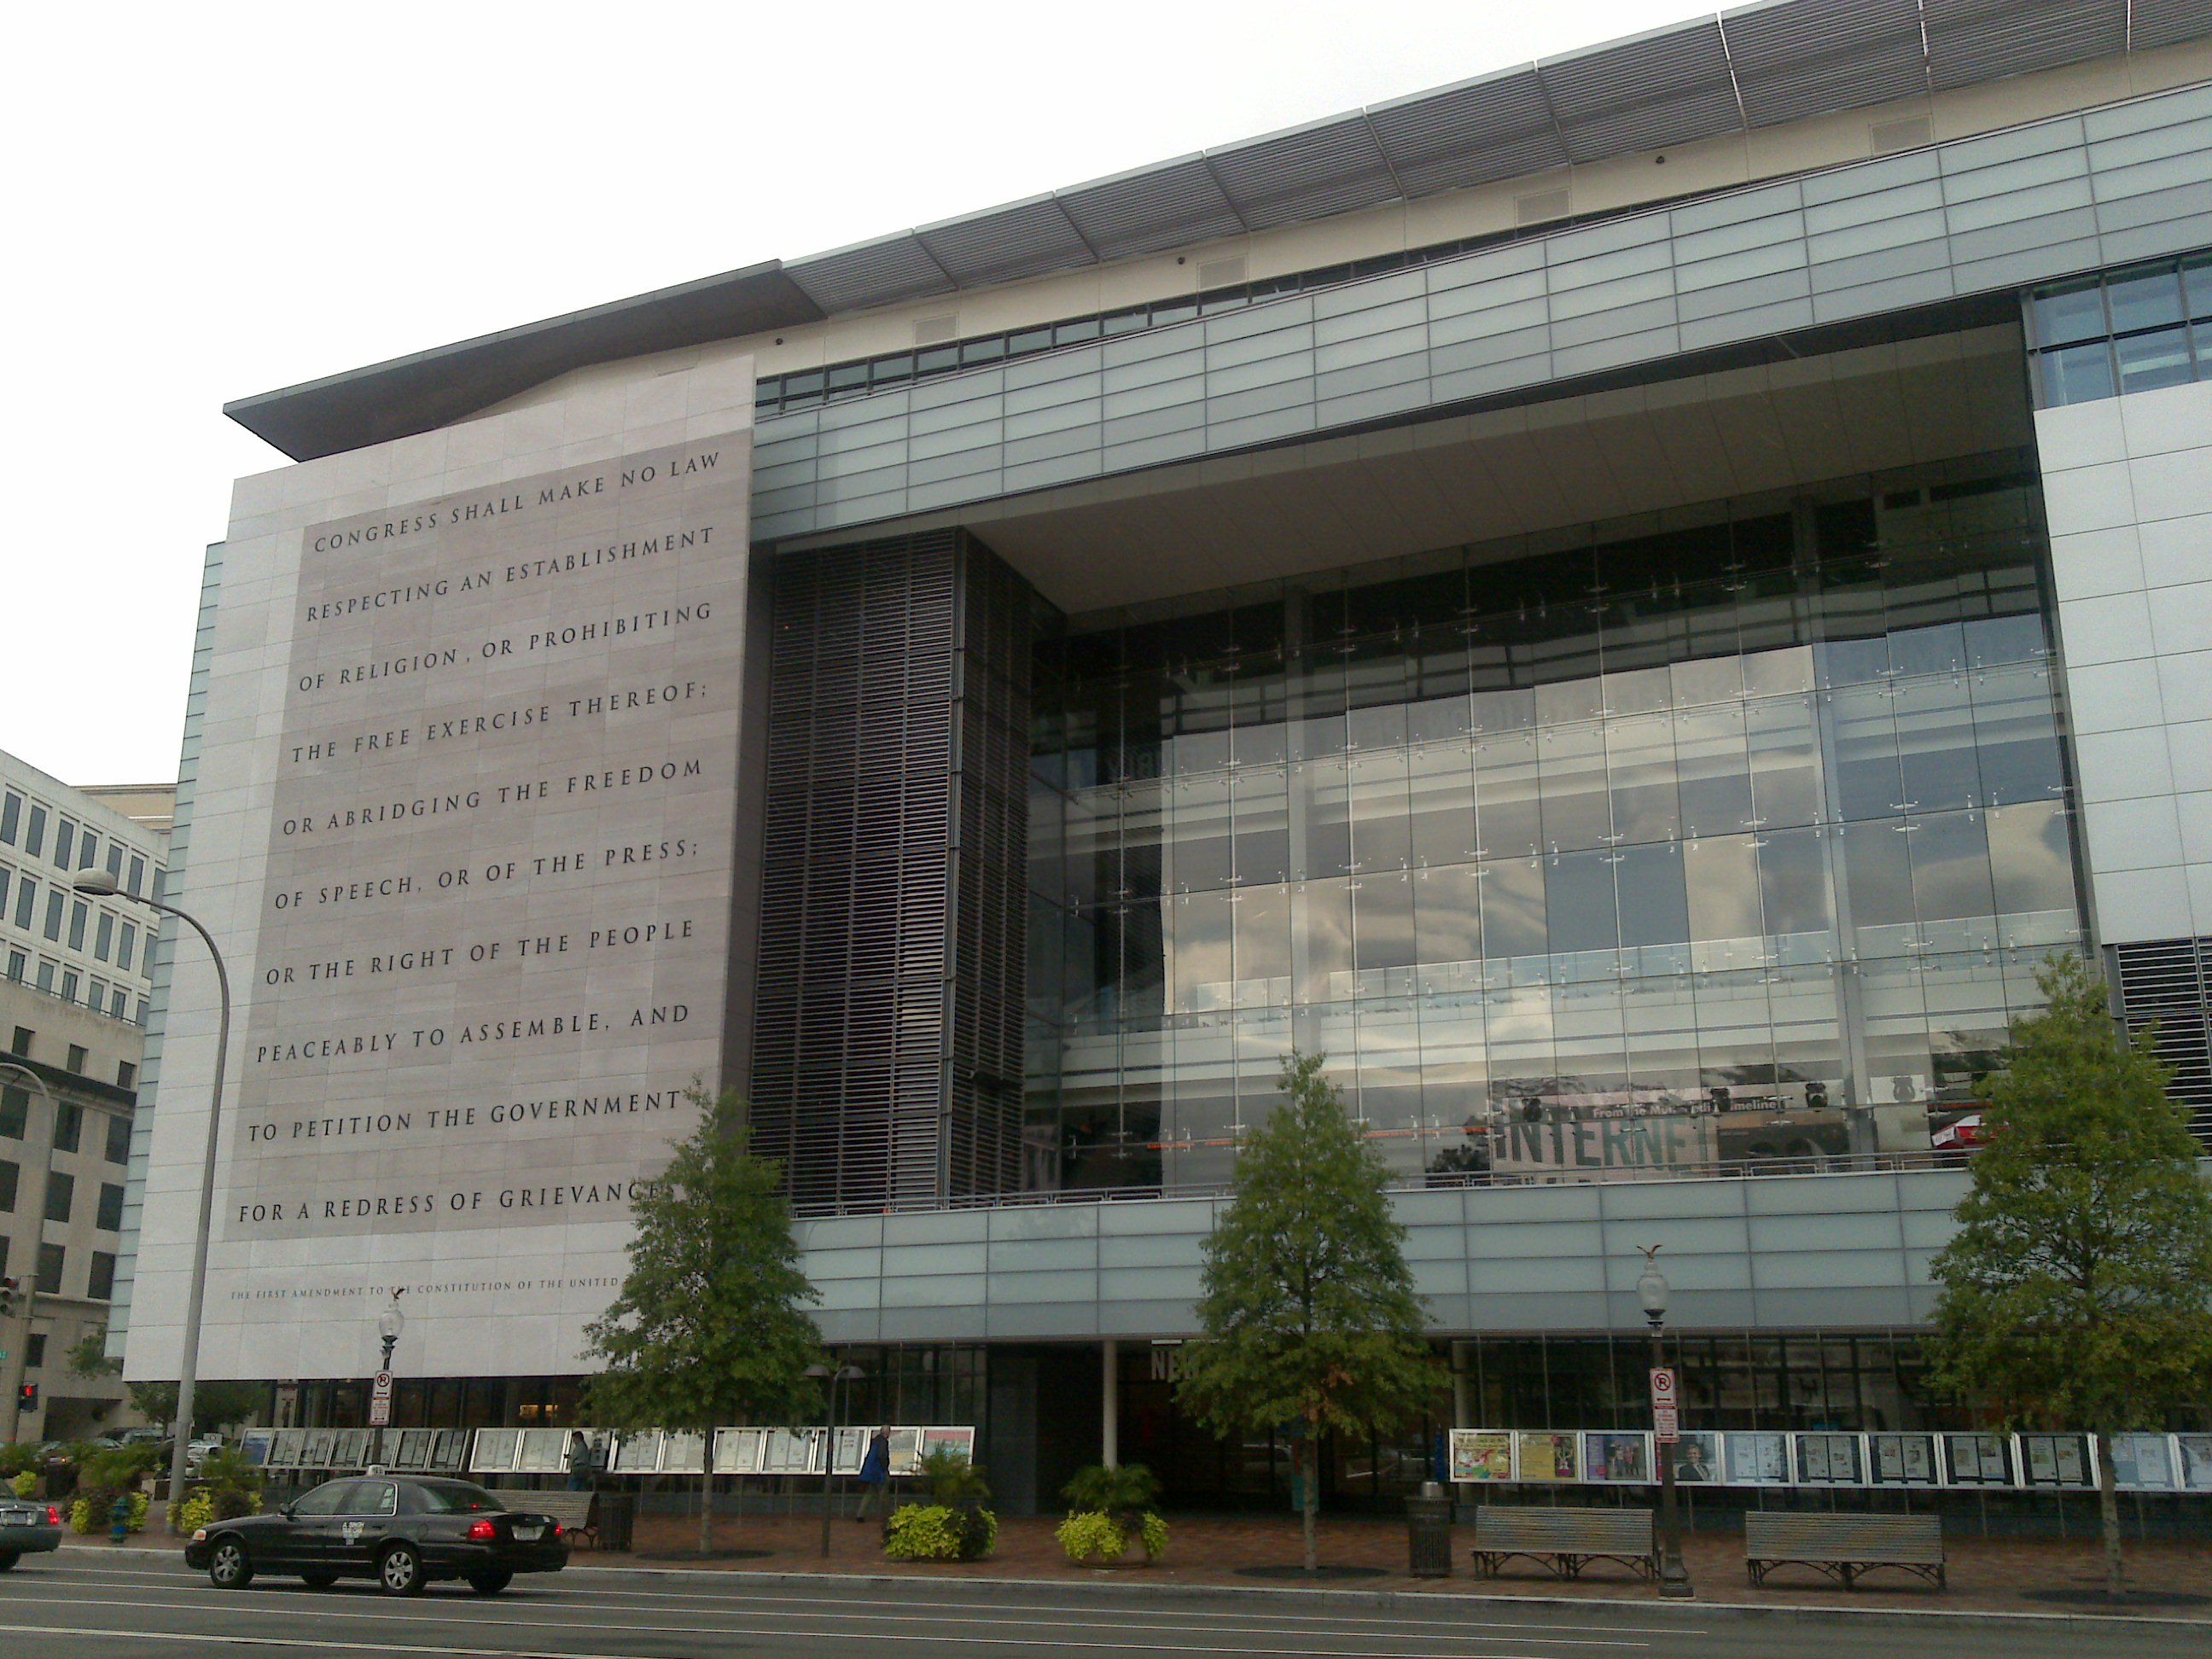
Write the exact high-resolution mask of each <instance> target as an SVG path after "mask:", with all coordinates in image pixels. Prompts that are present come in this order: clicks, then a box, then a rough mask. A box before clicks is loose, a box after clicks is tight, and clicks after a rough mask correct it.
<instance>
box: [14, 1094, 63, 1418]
mask: <svg viewBox="0 0 2212 1659" xmlns="http://www.w3.org/2000/svg"><path fill="white" fill-rule="evenodd" d="M0 1072H13V1073H15V1075H16V1076H18V1077H21V1078H23V1079H27V1080H28V1082H29V1083H30V1085H31V1087H32V1088H33V1089H35V1090H37V1091H39V1093H40V1094H42V1095H44V1096H45V1097H46V1104H47V1105H49V1106H51V1107H52V1108H53V1109H54V1118H55V1121H56V1122H57V1123H58V1122H59V1121H60V1119H61V1109H62V1098H61V1097H60V1096H59V1095H58V1094H56V1093H55V1092H54V1091H53V1089H52V1086H51V1085H48V1084H47V1082H46V1079H44V1078H42V1077H40V1075H39V1074H38V1073H36V1072H34V1071H33V1070H32V1069H31V1068H30V1067H29V1066H21V1065H18V1064H17V1063H16V1062H15V1061H14V1060H0ZM24 1133H26V1134H28V1133H30V1126H29V1125H28V1124H26V1125H25V1126H24ZM35 1139H36V1140H37V1142H38V1144H40V1146H44V1147H45V1149H46V1173H44V1174H42V1175H41V1176H40V1178H39V1179H38V1180H37V1181H35V1182H33V1183H32V1184H31V1190H30V1192H29V1193H27V1194H25V1197H24V1200H19V1201H27V1202H30V1203H33V1204H36V1205H38V1206H40V1208H39V1209H37V1210H34V1211H33V1212H32V1213H33V1214H34V1215H41V1216H42V1215H44V1214H45V1213H46V1210H45V1207H44V1206H45V1205H46V1184H47V1182H48V1181H49V1180H51V1179H52V1170H53V1166H54V1137H53V1132H52V1128H51V1127H50V1128H49V1129H48V1132H47V1133H46V1134H44V1135H41V1136H38V1137H35ZM45 1236H46V1224H45V1223H44V1222H40V1225H39V1231H37V1232H35V1233H33V1235H32V1249H31V1271H30V1273H28V1274H27V1275H26V1276H25V1278H24V1279H23V1340H22V1343H21V1349H22V1353H23V1364H21V1367H20V1368H19V1367H18V1366H16V1365H15V1364H14V1363H13V1362H12V1360H11V1361H10V1362H9V1364H8V1365H7V1367H6V1373H7V1378H8V1381H7V1385H6V1386H7V1389H8V1396H7V1399H8V1432H7V1434H6V1435H5V1436H4V1437H0V1442H4V1443H9V1444H12V1443H14V1442H15V1440H16V1438H17V1437H19V1436H20V1435H21V1432H22V1427H23V1376H24V1374H25V1372H27V1371H28V1370H30V1368H31V1366H30V1358H31V1317H32V1316H33V1314H34V1313H35V1312H36V1311H37V1310H38V1305H39V1259H38V1258H39V1251H38V1241H39V1240H40V1239H41V1238H43V1237H45ZM7 1338H8V1334H7V1332H6V1331H5V1330H4V1329H0V1342H4V1343H6V1345H7V1346H6V1352H7V1353H9V1354H11V1355H12V1354H13V1353H14V1352H15V1351H16V1348H17V1346H18V1345H16V1344H15V1343H14V1342H9V1341H8V1340H7Z"/></svg>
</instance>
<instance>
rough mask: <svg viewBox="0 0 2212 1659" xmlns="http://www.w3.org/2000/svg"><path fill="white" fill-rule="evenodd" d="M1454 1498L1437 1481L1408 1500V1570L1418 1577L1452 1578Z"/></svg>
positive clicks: (1426, 1483)
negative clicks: (1452, 1499) (1416, 1496)
mask: <svg viewBox="0 0 2212 1659" xmlns="http://www.w3.org/2000/svg"><path fill="white" fill-rule="evenodd" d="M1451 1534H1452V1501H1451V1498H1450V1497H1449V1495H1448V1494H1447V1493H1446V1492H1445V1491H1444V1489H1443V1487H1442V1486H1438V1485H1437V1483H1436V1482H1435V1481H1433V1480H1431V1481H1427V1482H1425V1484H1424V1485H1423V1486H1422V1487H1421V1492H1420V1496H1419V1497H1418V1498H1407V1500H1406V1570H1407V1571H1408V1572H1410V1573H1412V1574H1413V1577H1416V1578H1449V1577H1451V1570H1452V1569H1451Z"/></svg>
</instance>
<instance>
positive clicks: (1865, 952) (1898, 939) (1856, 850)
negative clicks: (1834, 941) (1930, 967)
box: [1837, 823, 1914, 957]
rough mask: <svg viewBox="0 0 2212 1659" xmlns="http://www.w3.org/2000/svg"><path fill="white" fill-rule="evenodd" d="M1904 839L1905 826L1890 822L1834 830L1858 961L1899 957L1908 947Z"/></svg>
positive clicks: (1909, 929) (1910, 922) (1909, 908)
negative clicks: (1861, 959)
mask: <svg viewBox="0 0 2212 1659" xmlns="http://www.w3.org/2000/svg"><path fill="white" fill-rule="evenodd" d="M1907 839H1908V837H1907V836H1906V835H1905V828H1904V825H1903V824H1901V823H1852V824H1846V825H1845V826H1844V827H1843V828H1842V829H1840V830H1838V832H1837V845H1838V847H1839V848H1841V850H1842V852H1843V855H1844V895H1845V900H1844V902H1846V903H1847V904H1848V906H1849V914H1850V919H1851V932H1852V936H1853V949H1854V950H1855V951H1857V954H1858V955H1860V956H1862V957H1897V956H1903V955H1905V954H1906V952H1907V951H1910V950H1911V948H1912V946H1913V943H1914V936H1913V922H1914V911H1913V907H1912V866H1911V853H1910V850H1909V849H1908V848H1907V847H1906V845H1905V842H1906V840H1907Z"/></svg>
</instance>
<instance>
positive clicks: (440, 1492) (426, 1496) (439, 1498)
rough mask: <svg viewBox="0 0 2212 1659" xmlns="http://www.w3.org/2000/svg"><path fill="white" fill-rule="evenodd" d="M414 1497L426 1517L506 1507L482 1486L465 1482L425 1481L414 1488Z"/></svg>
mask: <svg viewBox="0 0 2212 1659" xmlns="http://www.w3.org/2000/svg"><path fill="white" fill-rule="evenodd" d="M415 1495H416V1498H417V1500H418V1501H419V1502H420V1503H421V1504H422V1510H423V1513H424V1514H426V1515H474V1514H476V1513H477V1512H478V1511H479V1510H495V1511H496V1510H505V1509H506V1507H507V1505H506V1504H502V1503H501V1502H500V1501H499V1499H497V1498H494V1497H493V1496H492V1495H491V1494H490V1493H489V1492H486V1491H485V1490H484V1489H483V1487H482V1486H471V1485H470V1484H469V1483H468V1482H467V1481H465V1480H426V1481H424V1482H422V1484H421V1485H420V1486H416V1488H415Z"/></svg>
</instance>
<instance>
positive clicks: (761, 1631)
mask: <svg viewBox="0 0 2212 1659" xmlns="http://www.w3.org/2000/svg"><path fill="white" fill-rule="evenodd" d="M78 1599H79V1598H67V1597H60V1596H15V1595H10V1596H9V1598H8V1605H9V1606H10V1607H17V1606H31V1607H36V1606H41V1605H56V1606H74V1605H76V1602H77V1600H78ZM253 1599H254V1598H253V1597H252V1592H250V1591H246V1592H235V1591H234V1592H231V1593H229V1594H228V1595H224V1597H223V1599H222V1601H221V1602H214V1601H133V1602H131V1603H128V1604H126V1605H123V1606H118V1609H117V1611H118V1613H123V1612H144V1613H211V1614H215V1615H216V1616H222V1615H223V1614H229V1613H239V1614H252V1613H262V1614H264V1615H266V1616H270V1617H281V1618H291V1617H294V1616H295V1615H296V1613H297V1612H298V1609H297V1608H295V1607H290V1606H282V1607H274V1606H272V1607H261V1608H256V1607H253V1606H252V1601H253ZM315 1616H316V1618H317V1620H318V1621H322V1620H347V1621H349V1622H353V1623H361V1624H378V1625H393V1624H398V1625H424V1624H428V1625H468V1626H475V1627H482V1626H485V1625H491V1626H495V1627H497V1628H499V1629H501V1630H571V1629H574V1626H575V1620H573V1619H512V1618H503V1617H500V1616H498V1615H497V1614H495V1613H492V1612H491V1611H490V1610H489V1609H487V1610H486V1612H485V1613H484V1614H483V1616H481V1617H477V1616H471V1615H469V1614H455V1613H415V1612H409V1613H397V1612H394V1613H361V1612H353V1611H349V1610H348V1609H346V1608H344V1607H333V1606H331V1605H329V1604H328V1603H325V1605H323V1606H321V1607H318V1608H317V1609H316V1614H315ZM821 1616H823V1617H825V1618H839V1617H843V1616H845V1615H841V1614H836V1613H829V1614H823V1615H821ZM860 1617H861V1619H862V1620H865V1621H866V1622H868V1623H885V1622H890V1621H891V1620H894V1619H896V1620H899V1621H901V1622H907V1623H917V1624H927V1623H929V1622H931V1621H930V1620H928V1619H927V1616H926V1615H921V1614H896V1615H881V1616H872V1615H866V1614H863V1615H860ZM936 1622H939V1623H943V1624H963V1625H1001V1626H1003V1625H1004V1624H1006V1622H1007V1621H1006V1620H989V1619H957V1620H939V1621H936ZM7 1628H9V1626H0V1630H4V1629H7ZM1191 1628H1192V1633H1195V1634H1199V1635H1201V1636H1204V1637H1206V1638H1219V1637H1224V1636H1235V1635H1240V1634H1250V1635H1256V1636H1282V1635H1285V1634H1294V1633H1303V1634H1306V1635H1308V1636H1309V1638H1310V1639H1313V1640H1328V1639H1330V1638H1331V1637H1332V1636H1333V1635H1334V1632H1325V1631H1316V1632H1281V1631H1251V1632H1239V1631H1237V1630H1236V1629H1234V1628H1233V1627H1232V1628H1231V1629H1227V1630H1222V1629H1218V1628H1206V1629H1202V1630H1201V1629H1198V1628H1197V1627H1191ZM99 1633H100V1634H103V1635H111V1636H137V1635H141V1634H147V1635H166V1634H182V1632H140V1631H137V1630H135V1629H129V1630H126V1629H116V1630H110V1631H106V1632H99ZM618 1633H620V1634H628V1635H637V1636H744V1637H777V1636H802V1637H803V1636H805V1635H806V1634H807V1632H798V1631H792V1630H782V1629H778V1628H776V1627H775V1626H726V1625H625V1626H622V1627H621V1629H620V1632H618ZM1131 1633H1132V1634H1144V1635H1152V1634H1156V1633H1169V1632H1161V1631H1160V1628H1159V1627H1158V1626H1148V1627H1146V1629H1145V1630H1143V1631H1141V1632H1131ZM848 1634H851V1635H854V1636H856V1637H860V1638H863V1639H866V1640H868V1641H875V1642H916V1643H930V1644H948V1643H963V1644H970V1645H981V1646H987V1647H1009V1648H1018V1647H1035V1648H1067V1649H1073V1650H1091V1649H1103V1650H1120V1651H1125V1652H1132V1653H1220V1652H1235V1653H1252V1654H1264V1655H1293V1656H1316V1659H1407V1656H1406V1655H1404V1654H1402V1653H1399V1652H1395V1651H1392V1652H1384V1651H1382V1650H1362V1649H1352V1648H1335V1647H1320V1648H1262V1647H1237V1648H1234V1649H1224V1648H1221V1647H1219V1646H1218V1645H1216V1644H1215V1643H1214V1642H1213V1641H1211V1640H1209V1641H1207V1642H1206V1643H1204V1644H1201V1645H1197V1646H1194V1645H1192V1644H1189V1643H1187V1642H1132V1641H1128V1640H1127V1639H1125V1638H1123V1639H1115V1640H1109V1641H1079V1640H1073V1639H1070V1638H1064V1637H1039V1636H982V1635H977V1634H974V1633H970V1632H959V1633H956V1634H950V1635H943V1636H937V1635H930V1634H927V1633H924V1632H917V1631H896V1630H894V1631H869V1632H848ZM1342 1634H1343V1638H1344V1639H1346V1640H1362V1639H1364V1640H1367V1641H1377V1640H1381V1641H1388V1640H1390V1639H1391V1638H1390V1637H1389V1635H1388V1633H1387V1632H1381V1631H1347V1632H1343V1633H1342ZM236 1639H240V1640H243V1639H245V1638H236ZM270 1639H274V1638H270ZM1400 1639H1401V1640H1403V1641H1406V1642H1426V1643H1430V1644H1434V1643H1435V1642H1436V1641H1437V1638H1435V1637H1430V1636H1419V1635H1414V1634H1410V1633H1409V1634H1408V1635H1407V1636H1405V1637H1404V1638H1400ZM1444 1639H1445V1640H1447V1641H1449V1642H1450V1643H1451V1644H1453V1647H1454V1648H1455V1650H1459V1649H1461V1648H1463V1647H1464V1644H1468V1643H1471V1642H1481V1641H1484V1640H1486V1639H1487V1638H1484V1637H1482V1636H1480V1635H1470V1636H1462V1637H1455V1638H1444ZM1516 1639H1525V1638H1516ZM320 1645H322V1646H325V1647H337V1648H343V1647H359V1646H363V1645H367V1644H362V1643H345V1642H337V1643H325V1644H320ZM1536 1645H1541V1646H1547V1647H1557V1646H1575V1647H1614V1648H1639V1649H1640V1648H1647V1647H1649V1646H1650V1644H1649V1643H1646V1642H1589V1641H1577V1642H1573V1643H1540V1644H1536ZM500 1651H505V1652H510V1653H511V1652H513V1651H515V1650H511V1649H509V1650H500ZM563 1659H584V1656H563ZM1457 1659H1543V1656H1539V1655H1534V1654H1522V1653H1510V1652H1506V1651H1504V1650H1499V1649H1496V1648H1483V1649H1479V1650H1466V1651H1464V1652H1461V1653H1459V1654H1458V1655H1457Z"/></svg>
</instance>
